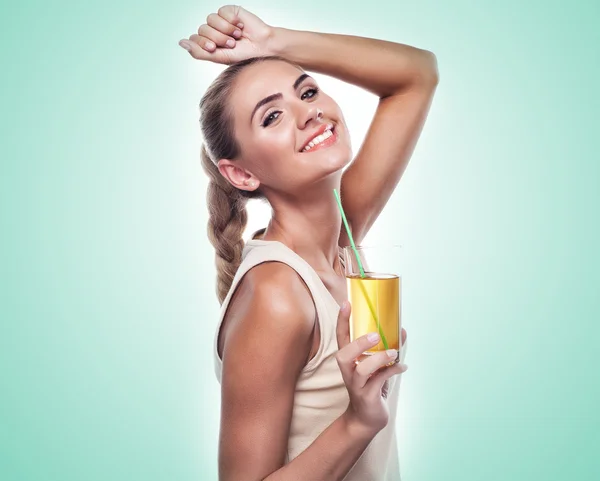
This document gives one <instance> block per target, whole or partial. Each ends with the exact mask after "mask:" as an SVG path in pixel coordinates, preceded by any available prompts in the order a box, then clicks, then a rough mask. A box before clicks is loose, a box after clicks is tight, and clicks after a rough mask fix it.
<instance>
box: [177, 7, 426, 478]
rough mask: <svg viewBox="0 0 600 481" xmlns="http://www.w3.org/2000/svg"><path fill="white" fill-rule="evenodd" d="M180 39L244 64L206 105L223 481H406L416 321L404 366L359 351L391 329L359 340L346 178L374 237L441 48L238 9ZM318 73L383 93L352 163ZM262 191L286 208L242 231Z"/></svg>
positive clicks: (356, 226) (355, 218)
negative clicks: (403, 390) (397, 427)
mask: <svg viewBox="0 0 600 481" xmlns="http://www.w3.org/2000/svg"><path fill="white" fill-rule="evenodd" d="M180 45H181V46H182V47H183V48H185V49H186V50H188V51H189V52H190V54H191V55H192V57H194V58H196V59H199V60H208V61H211V62H216V63H220V64H227V65H230V66H229V67H228V68H226V69H225V70H224V71H223V72H222V73H221V74H220V75H219V77H218V78H217V79H216V80H215V81H214V82H213V84H212V85H211V86H210V87H209V89H208V91H207V92H206V94H205V95H204V97H203V99H202V101H201V103H200V108H201V118H200V123H201V129H202V134H203V137H204V142H205V144H204V148H203V157H202V160H203V167H204V169H205V171H206V173H207V174H208V175H209V176H210V184H209V188H208V204H209V212H210V220H209V230H208V233H209V237H210V240H211V242H212V244H213V245H214V246H215V249H216V264H217V270H218V279H217V293H218V298H219V301H220V302H221V303H222V310H221V318H220V321H219V328H218V329H217V333H216V336H215V358H216V359H215V363H216V364H215V367H216V371H217V377H218V378H219V381H220V382H221V385H222V412H221V430H220V439H219V478H220V479H221V480H222V481H238V480H240V481H241V480H244V481H246V480H252V481H254V480H256V481H258V480H268V481H275V480H282V481H283V480H286V481H287V480H310V481H316V480H323V481H325V480H327V481H331V480H341V479H345V480H347V481H350V480H351V481H357V480H361V481H373V480H386V481H392V480H399V479H400V473H399V467H398V459H397V458H398V454H397V445H396V437H395V432H394V422H395V415H396V404H397V396H398V389H399V384H400V383H399V378H398V376H397V375H398V374H400V373H402V372H404V371H405V370H406V366H405V365H404V364H402V362H403V360H404V355H405V347H406V331H405V330H404V329H403V330H402V348H401V350H400V351H401V352H400V356H399V358H400V362H399V363H396V364H393V365H391V366H389V364H390V357H391V358H397V356H398V353H397V352H396V351H393V352H391V353H386V352H382V353H378V354H376V355H373V356H371V357H369V358H368V359H366V360H364V361H361V362H360V363H358V364H357V363H356V362H355V360H356V359H357V358H358V357H359V355H360V353H361V352H363V351H364V350H366V349H369V348H370V347H373V346H374V345H376V344H377V343H378V342H379V339H378V337H377V335H376V334H375V335H374V336H364V337H363V338H359V339H357V340H356V341H354V342H351V343H350V342H349V333H348V319H349V312H350V306H349V305H348V304H347V303H345V302H344V300H345V299H346V296H347V292H346V281H345V277H344V271H343V266H342V265H341V260H342V259H341V258H340V255H339V254H340V247H341V246H345V245H348V244H349V239H348V238H347V236H346V234H345V232H344V229H343V226H342V221H341V216H340V212H339V210H338V207H337V204H336V201H335V197H334V195H333V189H334V188H336V189H338V190H339V191H340V192H341V196H342V199H343V205H344V210H345V212H346V215H347V218H348V221H349V224H350V226H351V229H352V233H353V237H354V240H355V242H356V243H360V242H361V241H362V239H363V238H364V237H365V235H366V234H367V232H368V231H369V228H370V227H371V226H372V225H373V222H374V221H375V219H376V218H377V217H378V215H379V213H380V212H381V210H382V209H383V207H384V205H385V204H386V202H387V200H388V199H389V197H390V195H391V194H392V192H393V191H394V188H395V187H396V185H397V184H398V181H399V180H400V177H401V175H402V173H403V172H404V170H405V168H406V165H407V163H408V160H409V158H410V156H411V153H412V151H413V149H414V146H415V143H416V141H417V138H418V136H419V134H420V131H421V129H422V126H423V123H424V121H425V118H426V116H427V112H428V109H429V106H430V103H431V99H432V97H433V94H434V91H435V88H436V85H437V82H438V75H437V66H436V59H435V56H434V55H433V54H432V53H431V52H428V51H425V50H421V49H417V48H413V47H410V46H407V45H401V44H397V43H391V42H384V41H381V40H374V39H368V38H360V37H354V36H346V35H333V34H322V33H314V32H303V31H293V30H289V29H284V28H275V27H272V26H269V25H267V24H265V23H264V22H263V21H262V20H261V19H259V18H258V17H257V16H255V15H253V14H252V13H250V12H248V11H247V10H245V9H244V8H242V7H240V6H232V5H228V6H224V7H222V8H221V9H219V11H218V13H212V14H210V15H209V16H208V17H207V23H206V24H203V25H202V26H200V28H199V29H198V33H197V34H194V35H191V36H190V37H189V39H187V40H182V41H181V42H180ZM305 69H306V70H308V71H314V72H318V73H323V74H327V75H330V76H334V77H337V78H339V79H341V80H344V81H346V82H350V83H353V84H355V85H357V86H359V87H362V88H365V89H367V90H369V91H370V92H372V93H374V94H375V95H378V96H379V98H380V100H379V105H378V107H377V111H376V113H375V116H374V118H373V121H372V125H371V127H370V129H369V131H368V133H367V136H366V138H365V141H364V144H363V145H362V147H361V149H360V150H359V152H358V154H357V156H356V157H355V158H354V160H353V161H352V163H351V165H350V166H349V167H348V169H346V170H345V172H344V173H343V174H342V169H343V167H345V166H346V165H348V164H349V163H350V161H351V159H352V152H351V145H350V137H349V134H348V130H347V127H346V124H345V122H344V117H343V115H342V112H341V111H340V108H339V107H338V105H337V104H336V103H335V101H334V100H333V99H332V98H331V97H329V96H328V95H327V94H326V93H324V92H322V91H320V89H319V88H318V85H317V84H316V82H315V80H314V79H313V78H312V77H310V75H307V74H306V72H305ZM248 199H265V200H266V201H268V202H269V204H270V205H271V207H272V209H273V213H272V218H271V220H270V222H269V224H268V226H267V227H266V228H265V229H262V230H261V231H259V232H257V233H255V235H254V236H253V237H252V239H250V240H249V241H248V242H247V243H244V241H243V240H242V233H243V230H244V228H245V226H246V211H245V205H246V202H247V200H248ZM340 305H342V307H341V308H340ZM221 360H222V361H221Z"/></svg>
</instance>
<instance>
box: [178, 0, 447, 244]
mask: <svg viewBox="0 0 600 481" xmlns="http://www.w3.org/2000/svg"><path fill="white" fill-rule="evenodd" d="M207 22H208V23H207V24H205V25H202V26H201V27H200V28H199V29H198V34H194V35H191V36H190V38H189V41H188V40H182V41H181V42H180V45H181V46H182V47H183V48H185V49H187V50H188V51H189V52H190V54H191V55H192V56H193V57H194V58H197V59H200V60H209V61H212V62H217V63H233V62H236V61H239V60H242V59H245V58H248V57H251V56H255V55H273V54H275V55H280V56H282V57H285V58H287V59H289V60H291V61H293V62H295V63H297V64H298V65H300V66H301V67H302V68H304V69H305V70H310V71H314V72H318V73H323V74H326V75H330V76H332V77H336V78H339V79H341V80H343V81H345V82H348V83H351V84H354V85H357V86H359V87H362V88H364V89H366V90H368V91H370V92H372V93H373V94H375V95H377V96H378V97H379V104H378V106H377V109H376V112H375V115H374V117H373V120H372V122H371V125H370V128H369V130H368V132H367V135H366V138H365V140H364V143H363V145H362V146H361V148H360V149H359V151H358V153H357V155H356V157H355V158H354V160H353V162H352V163H351V165H350V166H349V167H348V168H347V169H346V171H345V172H344V174H343V176H342V185H341V194H340V195H341V198H342V203H343V205H344V210H345V212H346V216H347V218H348V222H349V223H350V225H351V228H352V233H353V237H354V240H355V241H356V242H357V243H360V242H361V241H362V239H363V238H364V236H365V235H366V234H367V232H368V231H369V229H370V228H371V226H372V225H373V223H374V222H375V220H376V219H377V217H378V216H379V214H380V213H381V211H382V210H383V208H384V206H385V205H386V203H387V201H388V200H389V198H390V196H391V195H392V192H393V191H394V189H395V188H396V186H397V185H398V182H399V181H400V178H401V177H402V174H403V173H404V171H405V169H406V166H407V164H408V161H409V159H410V157H411V155H412V153H413V150H414V148H415V144H416V142H417V139H418V138H419V135H420V133H421V130H422V128H423V125H424V123H425V119H426V117H427V113H428V111H429V107H430V105H431V100H432V98H433V95H434V92H435V89H436V86H437V84H438V70H437V60H436V57H435V55H434V54H433V53H431V52H430V51H428V50H423V49H419V48H415V47H411V46H409V45H404V44H401V43H395V42H388V41H384V40H377V39H373V38H365V37H358V36H353V35H339V34H330V33H318V32H308V31H299V30H290V29H286V28H278V27H272V26H270V25H267V24H266V23H265V22H263V21H262V20H261V19H260V18H258V17H257V16H256V15H254V14H253V13H251V12H248V11H247V10H245V9H244V8H243V7H241V6H239V5H226V6H224V7H221V8H220V9H219V11H218V14H211V15H209V16H208V18H207ZM226 42H230V43H231V45H232V47H227V46H226ZM332 202H333V199H332ZM339 243H340V245H342V246H344V245H348V244H349V239H348V238H347V235H346V232H345V228H344V227H342V230H341V232H340V239H339Z"/></svg>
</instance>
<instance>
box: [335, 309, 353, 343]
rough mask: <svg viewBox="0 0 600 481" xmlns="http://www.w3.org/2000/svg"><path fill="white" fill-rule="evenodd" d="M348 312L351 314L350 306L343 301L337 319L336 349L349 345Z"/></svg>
mask: <svg viewBox="0 0 600 481" xmlns="http://www.w3.org/2000/svg"><path fill="white" fill-rule="evenodd" d="M350 312H352V306H351V305H350V303H349V302H348V301H345V302H344V304H343V305H342V306H341V307H340V312H339V313H338V319H337V328H336V336H337V341H338V349H341V348H342V347H344V346H347V345H348V344H349V343H350Z"/></svg>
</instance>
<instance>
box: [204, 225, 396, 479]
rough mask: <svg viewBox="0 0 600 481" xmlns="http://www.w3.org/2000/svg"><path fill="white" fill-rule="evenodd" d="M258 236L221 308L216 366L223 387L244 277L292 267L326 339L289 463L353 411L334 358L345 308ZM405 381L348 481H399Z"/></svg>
mask: <svg viewBox="0 0 600 481" xmlns="http://www.w3.org/2000/svg"><path fill="white" fill-rule="evenodd" d="M261 230H263V229H261ZM258 232H260V231H257V232H256V233H255V234H254V235H253V236H252V238H251V239H250V240H248V241H247V242H246V245H245V246H244V249H243V252H242V263H241V264H240V267H239V268H238V270H237V272H236V275H235V277H234V279H233V282H232V284H231V288H230V289H229V292H228V294H227V297H226V298H225V299H224V301H223V304H222V306H221V313H220V318H219V321H218V324H217V329H216V333H215V338H214V343H213V344H214V361H215V364H214V366H215V374H216V376H217V380H218V381H219V383H220V382H221V372H222V361H221V359H220V357H219V354H218V350H217V349H218V338H219V331H220V327H221V324H222V322H223V319H224V317H225V313H226V310H227V307H228V305H229V302H230V300H231V298H232V296H233V293H234V291H235V289H236V287H237V285H238V284H239V282H240V280H241V279H242V277H243V276H244V275H245V274H246V273H247V272H248V271H249V270H250V269H251V268H252V267H254V266H256V265H258V264H261V263H263V262H267V261H278V262H283V263H285V264H287V265H289V266H290V267H292V268H293V269H294V270H295V271H296V272H297V273H298V274H299V275H300V277H301V278H302V279H303V281H304V282H305V283H306V285H307V286H308V288H309V290H310V293H311V295H312V297H313V300H314V304H315V306H316V311H317V319H318V322H319V328H320V335H321V339H320V344H319V348H318V351H317V353H316V355H315V356H314V357H313V358H312V359H311V360H310V361H309V362H308V363H307V364H306V366H305V367H304V369H303V370H302V372H301V374H300V377H299V379H298V382H297V384H296V391H295V394H294V407H293V412H292V419H291V425H290V434H289V439H288V446H287V457H286V464H287V463H289V462H290V461H291V460H292V459H294V458H295V457H296V456H298V455H299V454H300V453H301V452H302V451H304V450H305V449H306V448H307V447H308V446H309V445H310V444H311V443H312V442H313V441H314V440H315V439H316V438H317V437H318V436H319V434H321V433H322V432H323V431H324V430H325V429H326V428H327V427H328V426H329V425H330V424H331V423H332V422H333V421H335V420H336V419H337V418H338V417H339V416H341V415H342V413H343V412H344V411H345V410H346V408H347V407H348V403H349V396H348V391H347V389H346V386H345V384H344V381H343V379H342V374H341V372H340V370H339V367H338V365H337V361H336V359H335V354H336V352H337V351H338V343H337V336H336V327H337V317H338V312H339V309H340V306H339V305H338V303H337V302H336V300H335V299H334V297H333V296H332V294H331V293H330V292H329V290H328V289H327V288H326V287H325V284H324V283H323V281H322V280H321V279H320V278H319V276H318V274H317V273H316V271H315V270H314V269H313V268H312V267H311V266H310V264H308V263H307V262H306V261H305V260H304V259H303V258H302V257H300V256H299V255H298V254H296V253H295V252H294V251H293V250H291V249H290V248H289V247H287V246H286V245H285V244H283V243H281V242H279V241H266V240H260V239H254V237H255V236H256V234H257V233H258ZM340 252H341V248H340ZM340 255H341V253H340ZM406 345H407V342H406V341H405V342H404V344H403V345H402V348H401V349H400V362H402V363H403V362H404V358H405V356H406ZM401 377H402V375H401V374H400V375H395V376H392V377H391V378H390V379H389V381H388V382H389V387H388V395H387V403H388V407H389V411H390V417H389V422H388V425H387V426H386V427H385V428H384V429H382V430H381V431H379V432H378V433H377V435H376V436H375V437H374V438H373V440H372V441H371V443H370V444H369V445H368V446H367V448H366V449H365V451H364V452H363V454H362V455H361V457H360V458H359V459H358V461H357V462H356V463H355V465H354V466H353V467H352V469H351V470H350V472H349V473H348V474H347V475H346V477H345V478H344V481H400V479H401V478H400V466H399V462H398V446H397V440H396V432H395V424H396V412H397V407H398V396H399V389H400V381H401Z"/></svg>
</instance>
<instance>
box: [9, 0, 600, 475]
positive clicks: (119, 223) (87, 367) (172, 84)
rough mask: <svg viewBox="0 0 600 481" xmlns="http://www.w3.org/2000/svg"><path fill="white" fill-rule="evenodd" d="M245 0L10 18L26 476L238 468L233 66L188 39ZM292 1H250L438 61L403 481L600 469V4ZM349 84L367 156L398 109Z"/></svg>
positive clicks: (422, 155) (379, 231) (16, 447)
mask: <svg viewBox="0 0 600 481" xmlns="http://www.w3.org/2000/svg"><path fill="white" fill-rule="evenodd" d="M221 5H222V4H219V3H208V2H192V1H188V0H184V1H182V2H175V3H174V2H157V1H150V2H148V1H146V2H141V1H125V2H116V1H110V0H106V1H104V2H75V1H71V2H67V1H57V2H53V3H49V2H39V1H27V0H25V1H21V2H18V3H16V2H15V3H13V4H9V3H3V4H2V7H0V40H1V42H0V55H1V58H0V60H1V62H2V63H1V65H2V67H1V69H2V74H1V87H2V88H1V89H0V98H1V101H2V115H1V116H0V119H1V120H0V122H1V123H0V132H1V134H0V135H1V136H2V141H1V151H0V152H1V153H0V155H1V168H0V222H1V224H0V234H1V236H0V247H1V249H0V271H1V272H2V277H1V279H2V281H1V282H2V284H1V286H0V287H1V289H0V306H1V308H0V319H1V323H0V343H1V344H0V347H1V348H0V385H1V386H2V387H1V393H2V394H1V398H0V477H1V478H2V479H3V480H7V481H30V480H36V481H37V480H39V481H50V480H57V481H58V480H60V481H71V480H73V481H75V480H77V481H79V480H86V481H95V480H98V481H100V480H102V481H104V480H107V479H110V480H115V481H116V480H128V481H131V480H144V481H152V480H157V481H158V480H161V481H162V480H165V479H177V480H179V481H185V480H190V481H191V480H199V479H202V480H216V479H217V461H216V457H217V439H218V427H219V406H220V404H219V403H220V392H219V385H218V383H217V382H216V379H215V376H214V373H213V364H212V362H213V358H212V341H213V335H214V328H215V325H216V320H217V316H218V303H217V299H216V296H215V294H214V274H215V271H214V267H213V251H212V247H211V245H210V244H209V242H208V239H207V236H206V221H207V212H206V207H205V191H206V179H205V176H204V173H203V172H202V170H201V167H200V161H199V150H200V145H201V139H200V136H199V129H198V124H197V119H198V102H199V100H200V97H201V95H202V93H203V92H204V90H205V89H206V87H207V86H208V84H209V83H210V81H212V79H213V78H214V77H215V76H216V75H217V73H218V72H220V70H221V69H222V66H219V65H214V64H202V63H201V62H197V61H193V60H192V59H191V58H190V57H189V56H188V55H187V53H186V52H185V51H183V50H182V49H181V48H180V47H178V45H177V42H178V40H179V39H180V38H184V37H187V36H189V35H190V34H191V33H193V32H194V31H195V30H196V29H197V27H198V26H199V25H200V24H202V23H204V22H205V19H206V16H207V15H208V14H209V13H211V12H214V11H216V10H217V9H218V8H219V7H220V6H221ZM274 5H275V4H273V2H267V1H262V2H261V1H256V2H253V3H248V4H244V6H245V8H247V9H248V10H250V11H252V12H254V13H255V14H257V15H258V16H260V17H261V18H263V19H264V20H265V21H266V22H267V23H270V24H272V25H277V26H284V27H287V28H293V29H300V30H313V31H323V32H336V33H347V34H354V35H362V36H369V37H375V38H383V39H386V40H391V41H396V42H402V43H408V44H411V45H415V46H418V47H421V48H426V49H429V50H432V51H433V52H435V53H436V55H437V58H438V65H439V70H440V78H441V79H440V80H441V81H440V84H439V87H438V90H437V94H436V97H435V101H434V104H433V106H432V108H431V111H430V115H429V119H428V121H427V124H426V127H425V129H424V131H423V134H422V136H421V139H420V141H419V144H418V145H417V148H416V150H415V153H414V155H413V157H412V160H411V162H410V165H409V167H408V169H407V171H406V173H405V175H404V177H403V179H402V181H401V183H400V185H399V187H398V189H397V191H396V192H395V194H394V195H393V197H392V199H391V200H390V203H389V204H388V206H387V208H386V210H385V211H384V213H383V214H382V215H381V217H380V218H379V220H378V221H377V223H376V225H375V227H374V228H373V230H372V232H371V233H370V239H371V240H374V241H382V242H383V241H385V242H387V241H390V240H394V241H396V240H398V239H399V240H401V242H402V243H403V245H404V246H405V247H406V250H405V254H407V257H408V258H409V259H410V260H409V261H408V263H407V267H406V272H405V277H404V311H403V315H404V326H405V327H406V329H407V331H408V336H409V338H410V347H409V351H408V353H407V358H406V362H407V363H408V364H409V366H410V368H409V370H408V371H407V373H406V374H404V375H403V381H402V382H403V384H402V393H401V399H400V411H399V418H398V423H397V424H398V426H397V427H398V433H399V434H398V435H399V441H400V448H399V449H400V462H401V469H402V477H403V480H405V481H411V480H414V481H439V480H441V479H450V480H459V479H460V480H463V481H470V480H473V481H475V480H478V481H479V480H481V479H486V480H487V481H494V480H511V481H521V480H522V481H537V480H540V481H541V480H544V481H550V480H564V479H572V480H577V481H586V480H597V479H600V465H599V461H597V458H598V456H597V455H598V446H599V445H600V415H599V414H598V406H600V386H599V376H598V373H597V369H596V363H597V360H596V359H597V354H598V347H597V346H598V336H599V334H600V328H599V327H598V321H599V320H600V316H599V314H600V306H599V300H598V299H599V298H600V296H599V295H598V294H599V292H598V291H599V287H598V286H599V284H600V279H599V277H600V276H599V272H600V269H599V267H600V266H599V259H600V256H599V255H598V253H597V249H598V242H599V232H600V229H599V222H598V218H599V215H598V212H597V211H598V206H599V204H600V202H599V201H600V194H599V188H598V187H599V180H600V167H599V166H598V161H599V156H598V153H597V148H598V132H599V129H598V121H597V113H598V111H599V108H600V96H599V94H598V85H600V58H599V56H600V55H599V49H598V46H599V45H600V28H599V21H600V7H599V6H598V3H597V2H574V3H571V4H567V2H553V1H550V2H549V1H544V2H541V1H530V2H527V3H523V2H517V1H514V0H509V1H505V2H490V1H485V2H482V1H479V2H474V1H471V2H467V1H454V2H431V1H426V0H424V1H419V2H411V3H408V2H388V3H385V2H377V1H374V2H368V3H363V4H360V5H358V4H357V5H355V6H353V7H348V6H347V3H346V2H344V1H341V0H333V1H330V2H325V3H323V2H316V1H312V0H310V1H305V2H302V3H295V4H290V5H289V6H286V7H285V8H280V9H278V8H276V7H275V6H274ZM319 78H321V77H319ZM323 82H324V83H323V85H329V86H330V88H333V87H336V86H339V90H336V91H331V90H328V92H329V93H331V94H332V95H333V96H334V98H336V100H338V102H339V103H340V105H341V106H342V109H343V111H344V113H345V115H346V117H347V120H348V122H349V125H350V127H351V132H354V137H353V146H354V149H355V152H356V151H357V149H358V146H359V145H360V141H361V139H362V136H364V132H365V130H366V127H367V125H368V121H369V117H368V116H365V114H366V113H368V114H372V112H373V111H374V108H375V99H374V98H373V97H372V96H370V95H369V94H367V93H366V92H363V91H358V89H356V88H355V87H350V86H348V87H346V86H340V85H339V84H338V83H336V82H335V81H332V80H331V79H324V80H323ZM336 94H337V95H336ZM352 129H353V130H352ZM263 214H264V213H263ZM251 215H252V216H253V217H252V223H253V224H252V225H256V226H257V228H258V227H261V226H262V225H263V224H264V221H263V220H262V218H261V217H260V215H261V214H260V212H259V211H258V210H254V211H253V213H252V214H251Z"/></svg>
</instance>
